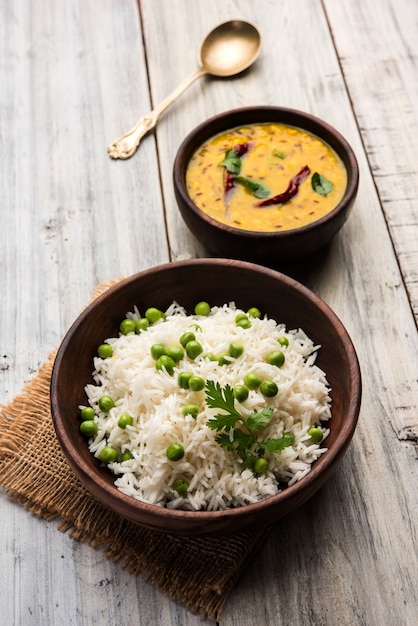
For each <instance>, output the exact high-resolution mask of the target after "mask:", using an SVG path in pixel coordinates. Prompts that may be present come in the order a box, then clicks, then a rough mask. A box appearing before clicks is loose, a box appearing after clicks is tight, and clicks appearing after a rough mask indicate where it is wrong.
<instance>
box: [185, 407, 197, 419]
mask: <svg viewBox="0 0 418 626" xmlns="http://www.w3.org/2000/svg"><path fill="white" fill-rule="evenodd" d="M182 413H183V415H184V416H186V415H191V416H192V417H194V418H195V419H196V417H197V416H198V415H199V413H200V407H198V406H197V404H186V406H184V407H183V408H182Z"/></svg>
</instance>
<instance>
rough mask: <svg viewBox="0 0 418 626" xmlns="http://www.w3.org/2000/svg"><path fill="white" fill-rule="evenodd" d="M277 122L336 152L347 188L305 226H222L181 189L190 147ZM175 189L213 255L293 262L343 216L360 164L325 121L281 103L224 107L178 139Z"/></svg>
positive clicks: (186, 219) (318, 245)
mask: <svg viewBox="0 0 418 626" xmlns="http://www.w3.org/2000/svg"><path fill="white" fill-rule="evenodd" d="M265 122H267V123H268V122H272V123H281V124H287V125H289V126H296V127H298V128H302V129H304V130H306V131H309V132H311V133H313V134H314V135H316V136H317V137H319V138H320V139H322V140H323V141H325V142H326V143H327V144H328V145H329V146H331V148H333V149H334V150H335V152H336V153H337V154H338V155H339V157H340V158H341V160H342V162H343V163H344V165H345V167H346V170H347V189H346V192H345V194H344V197H343V198H342V200H341V202H340V203H339V204H338V205H337V206H336V207H335V209H333V210H332V211H331V212H330V213H328V214H327V215H325V216H324V217H322V218H321V219H319V220H317V221H316V222H314V223H312V224H308V225H307V226H302V227H300V228H297V229H293V230H287V231H283V232H256V231H246V230H242V229H240V228H235V227H233V226H227V225H225V224H222V223H221V222H218V221H217V220H215V219H213V218H212V217H209V215H207V214H206V213H204V212H203V211H201V210H200V209H199V208H198V207H197V206H196V205H195V204H194V202H192V200H191V199H190V197H189V194H188V193H187V189H186V170H187V166H188V163H189V161H190V159H191V157H192V156H193V154H194V152H195V151H196V150H197V149H198V148H199V146H200V145H201V144H202V143H203V142H204V141H206V140H208V139H210V138H211V137H213V136H214V135H217V134H218V133H221V132H225V131H227V130H230V129H232V128H235V127H238V126H241V125H245V124H252V123H265ZM173 182H174V191H175V196H176V200H177V204H178V207H179V210H180V213H181V215H182V217H183V220H184V222H185V223H186V225H187V226H188V227H189V229H190V231H191V232H192V233H193V235H194V236H195V237H196V239H198V240H199V241H200V242H201V243H202V244H203V245H204V246H205V248H206V249H207V250H208V251H209V252H210V253H212V254H214V255H215V256H221V257H226V258H233V259H242V260H247V261H254V262H257V263H263V264H265V265H270V266H271V265H274V266H277V265H278V264H280V263H282V262H285V263H289V261H294V260H297V259H300V258H302V257H305V256H307V255H310V254H312V253H314V252H316V251H317V250H319V249H320V248H322V247H323V246H325V245H326V244H327V243H329V241H330V240H331V239H332V238H333V237H334V235H335V234H336V233H337V232H338V231H339V230H340V228H341V227H342V226H343V224H344V222H345V221H346V220H347V218H348V216H349V214H350V211H351V209H352V206H353V203H354V200H355V198H356V195H357V189H358V184H359V169H358V164H357V160H356V157H355V155H354V152H353V150H352V149H351V147H350V146H349V144H348V143H347V141H346V140H345V139H344V137H342V136H341V135H340V133H338V132H337V131H336V130H335V129H334V128H332V126H330V125H329V124H327V123H326V122H324V121H322V120H320V119H318V118H316V117H314V116H312V115H309V114H308V113H303V112H302V111H297V110H295V109H286V108H280V107H269V106H258V107H247V108H242V109H235V110H232V111H227V112H225V113H222V114H220V115H216V116H215V117H212V118H210V119H209V120H207V121H206V122H203V123H202V124H200V125H199V126H197V128H195V129H194V130H193V131H192V132H191V133H190V134H189V135H188V136H187V137H186V138H185V140H184V141H183V142H182V144H181V146H180V148H179V150H178V152H177V155H176V158H175V161H174V168H173Z"/></svg>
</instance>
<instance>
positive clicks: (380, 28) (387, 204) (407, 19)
mask: <svg viewBox="0 0 418 626" xmlns="http://www.w3.org/2000/svg"><path fill="white" fill-rule="evenodd" d="M325 6H326V11H327V14H328V18H329V20H330V24H331V27H332V29H333V32H334V35H335V40H336V47H337V50H338V54H339V56H340V58H341V65H342V69H343V71H344V75H345V78H346V81H347V84H348V87H349V90H350V93H351V95H352V101H353V106H354V109H355V113H356V117H357V119H358V124H359V128H360V132H361V134H362V137H363V141H364V145H365V147H366V150H367V153H368V157H369V161H370V165H371V168H372V170H373V176H374V180H375V182H376V186H377V190H378V192H379V196H380V199H381V202H382V206H383V209H384V212H385V216H386V219H387V222H388V225H389V228H390V232H391V236H392V238H393V241H394V245H395V248H396V250H397V254H398V258H399V260H400V263H401V270H402V274H403V276H404V279H405V283H406V286H407V289H408V292H409V297H410V300H411V303H412V309H413V311H414V314H415V319H416V320H418V278H417V267H418V245H417V241H418V208H417V207H418V170H417V162H418V145H417V142H416V141H414V140H411V139H412V138H413V137H416V136H417V133H418V109H417V106H416V104H417V100H418V82H417V80H416V76H417V71H418V38H417V29H418V17H417V3H416V2H415V0H400V1H399V2H397V3H396V6H395V5H394V3H393V2H391V1H390V0H383V1H382V2H379V4H378V7H377V5H376V3H375V2H372V1H371V0H366V1H365V2H351V1H350V2H349V1H343V2H332V1H331V2H328V1H326V2H325Z"/></svg>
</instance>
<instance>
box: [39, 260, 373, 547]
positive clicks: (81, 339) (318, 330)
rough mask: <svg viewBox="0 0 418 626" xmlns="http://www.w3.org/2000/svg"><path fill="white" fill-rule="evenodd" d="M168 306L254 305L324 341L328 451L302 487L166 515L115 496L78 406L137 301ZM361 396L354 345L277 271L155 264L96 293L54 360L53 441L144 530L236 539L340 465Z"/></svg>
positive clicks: (296, 502)
mask: <svg viewBox="0 0 418 626" xmlns="http://www.w3.org/2000/svg"><path fill="white" fill-rule="evenodd" d="M173 300H176V301H177V302H179V303H180V304H182V305H184V306H185V307H186V308H187V310H189V311H190V312H192V311H193V307H194V305H195V304H196V303H197V302H199V301H201V300H207V301H208V302H210V303H211V304H212V305H222V304H224V303H225V302H230V301H232V300H233V301H235V303H236V305H237V306H238V307H242V308H244V309H245V310H247V309H248V308H249V307H250V306H257V307H258V308H259V309H260V310H261V311H263V313H266V314H267V315H268V316H270V317H272V318H274V319H275V320H276V321H279V322H283V323H285V324H286V325H287V327H288V328H289V329H292V328H299V327H300V328H302V329H303V330H305V332H306V333H307V334H308V336H309V337H311V338H312V340H313V341H314V342H315V343H316V344H321V346H322V348H321V350H320V354H319V358H318V361H317V363H318V365H319V366H320V367H321V368H322V369H323V370H324V371H325V372H326V374H327V377H328V382H329V384H330V386H331V388H332V419H331V421H330V429H331V432H330V435H329V437H328V438H327V440H326V445H327V447H328V448H329V449H328V451H327V452H326V453H325V454H324V455H323V456H321V458H320V459H319V460H318V461H316V462H315V464H314V465H313V467H312V470H311V472H310V473H309V474H308V475H307V476H306V477H305V478H303V479H302V480H301V481H300V482H298V483H296V484H295V485H293V486H291V487H287V488H285V489H284V490H283V491H282V492H281V493H279V494H277V495H274V496H272V497H269V498H267V499H266V500H263V501H261V502H258V503H256V504H250V505H247V506H244V507H241V508H235V509H229V510H226V511H216V512H187V511H178V510H174V511H172V510H169V509H165V508H162V507H157V506H154V505H151V504H146V503H143V502H139V501H138V500H135V499H134V498H132V497H129V496H127V495H124V494H123V493H121V492H120V491H119V490H118V489H117V488H116V487H115V486H114V484H113V481H114V475H113V474H112V473H111V472H110V471H109V470H108V469H106V468H105V467H102V466H101V465H100V463H99V462H98V461H97V459H96V458H95V457H94V456H93V455H92V454H91V453H90V452H89V450H88V447H87V442H86V440H85V439H84V437H83V436H82V435H81V434H80V432H79V424H80V422H79V411H78V408H77V407H78V406H79V405H80V404H83V403H85V402H86V396H85V393H84V387H85V385H86V384H87V383H90V382H93V380H92V369H93V365H92V362H93V361H92V360H93V357H94V356H95V355H96V350H97V346H98V345H100V344H101V343H102V342H103V340H104V339H105V338H107V337H111V336H117V335H118V331H119V323H120V320H121V319H123V318H124V316H125V314H126V312H127V311H131V310H132V309H133V307H134V305H137V306H138V308H139V310H141V311H144V310H145V309H146V308H147V307H148V306H157V307H159V308H161V309H165V308H166V307H167V306H168V305H169V304H170V303H171V302H172V301H173ZM360 399H361V377H360V369H359V364H358V360H357V356H356V353H355V349H354V347H353V345H352V342H351V340H350V338H349V336H348V334H347V332H346V330H345V328H344V327H343V325H342V324H341V322H340V321H339V320H338V318H337V317H336V316H335V314H334V313H333V312H332V311H331V310H330V308H329V307H328V306H327V305H326V304H325V303H324V302H323V301H322V300H320V299H319V298H318V297H317V296H316V295H315V294H313V293H312V292H311V291H309V290H308V289H307V288H306V287H304V286H303V285H301V284H299V283H298V282H296V281H294V280H293V279H291V278H289V277H287V276H285V275H283V274H280V273H279V272H277V271H275V270H272V269H267V268H265V267H261V266H257V265H253V264H251V263H246V262H241V261H234V260H225V259H198V260H192V261H184V262H178V263H172V264H167V265H162V266H158V267H154V268H151V269H148V270H146V271H143V272H141V273H139V274H136V275H134V276H131V277H130V278H127V279H125V280H123V281H122V282H121V283H119V284H117V285H116V286H115V287H113V288H111V289H109V290H108V291H107V292H106V293H105V294H103V295H101V296H100V297H98V298H97V299H96V300H95V301H94V302H93V303H92V304H90V305H89V306H88V307H87V308H86V309H85V310H84V311H83V312H82V313H81V315H80V316H79V317H78V318H77V320H76V321H75V322H74V324H73V325H72V326H71V328H70V330H69V331H68V333H67V334H66V336H65V338H64V340H63V342H62V344H61V346H60V348H59V350H58V354H57V356H56V360H55V363H54V367H53V372H52V380H51V409H52V417H53V422H54V426H55V430H56V433H57V437H58V440H59V442H60V444H61V446H62V449H63V451H64V453H65V455H66V458H67V459H68V462H69V464H70V466H71V468H72V469H73V471H74V472H75V474H76V475H77V476H78V478H79V479H80V481H81V482H82V483H83V485H84V486H85V487H86V488H87V489H88V490H89V491H90V492H91V493H92V494H93V495H94V496H95V497H96V498H97V499H98V500H100V501H101V502H102V503H104V504H105V505H106V506H108V507H110V508H111V509H113V510H114V511H116V512H117V513H119V514H120V515H121V516H124V517H125V518H127V519H129V520H131V521H134V522H138V523H139V524H142V525H144V526H147V527H149V528H153V529H156V530H160V531H165V532H167V533H175V534H182V535H189V536H193V535H220V534H229V533H237V532H239V531H242V530H243V529H245V528H247V527H249V526H252V525H256V524H257V525H264V524H268V523H270V522H273V521H274V520H277V519H278V518H280V517H282V516H284V515H286V514H287V513H289V512H290V511H292V510H294V509H295V508H296V507H298V506H300V505H301V504H302V503H304V502H305V501H306V500H307V499H308V498H310V497H311V496H313V494H314V493H315V492H316V491H317V490H318V489H319V488H320V487H321V486H322V485H323V484H324V482H325V481H326V480H327V479H328V478H329V477H330V475H331V474H332V473H333V472H334V470H335V469H336V467H337V465H338V464H339V463H340V461H341V459H342V457H343V455H344V453H345V451H346V448H347V446H348V444H349V442H350V440H351V437H352V435H353V433H354V429H355V427H356V423H357V419H358V413H359V408H360Z"/></svg>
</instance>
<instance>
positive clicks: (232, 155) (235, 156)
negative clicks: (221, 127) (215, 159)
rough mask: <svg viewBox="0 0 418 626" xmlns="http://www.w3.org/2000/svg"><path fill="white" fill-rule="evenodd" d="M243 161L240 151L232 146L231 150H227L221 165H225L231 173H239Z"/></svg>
mask: <svg viewBox="0 0 418 626" xmlns="http://www.w3.org/2000/svg"><path fill="white" fill-rule="evenodd" d="M241 163H242V161H241V157H240V155H239V153H238V151H237V150H235V149H234V148H231V150H227V151H226V152H225V156H224V158H223V160H222V161H221V162H220V163H219V165H220V166H222V167H225V168H226V169H227V170H228V172H230V173H231V174H239V173H240V171H241Z"/></svg>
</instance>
